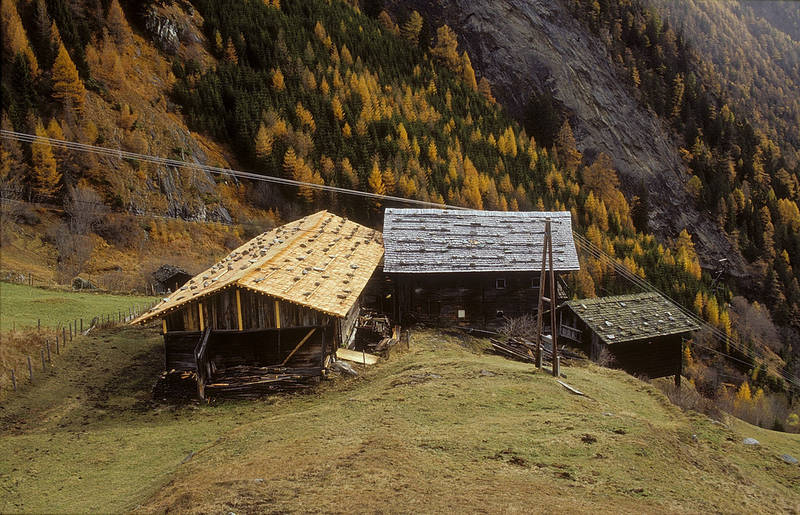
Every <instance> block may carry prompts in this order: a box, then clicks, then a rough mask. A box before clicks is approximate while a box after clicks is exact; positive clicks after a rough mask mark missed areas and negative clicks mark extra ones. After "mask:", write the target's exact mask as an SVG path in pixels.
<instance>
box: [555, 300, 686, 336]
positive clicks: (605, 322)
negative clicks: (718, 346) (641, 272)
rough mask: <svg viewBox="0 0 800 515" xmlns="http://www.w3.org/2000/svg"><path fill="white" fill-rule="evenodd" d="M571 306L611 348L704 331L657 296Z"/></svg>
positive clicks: (599, 301) (587, 301)
mask: <svg viewBox="0 0 800 515" xmlns="http://www.w3.org/2000/svg"><path fill="white" fill-rule="evenodd" d="M567 305H568V306H569V307H570V309H571V310H572V311H573V312H574V313H575V314H576V315H577V316H578V318H580V319H581V320H582V321H583V322H584V323H585V324H586V325H587V326H589V328H590V329H591V330H592V331H594V332H595V333H597V335H598V336H599V337H600V338H601V339H602V340H603V341H604V342H605V343H608V344H613V343H621V342H627V341H634V340H641V339H646V338H652V337H656V336H667V335H670V334H678V333H685V332H689V331H696V330H698V329H700V326H699V325H697V323H695V322H694V320H692V319H690V318H689V317H688V316H686V315H685V314H684V313H683V312H682V311H681V310H680V309H679V308H678V306H676V305H675V304H673V303H672V302H670V301H668V300H667V299H666V298H664V297H663V296H661V295H660V294H658V293H655V292H652V293H637V294H632V295H618V296H615V297H597V298H594V299H584V300H572V301H570V302H568V303H567Z"/></svg>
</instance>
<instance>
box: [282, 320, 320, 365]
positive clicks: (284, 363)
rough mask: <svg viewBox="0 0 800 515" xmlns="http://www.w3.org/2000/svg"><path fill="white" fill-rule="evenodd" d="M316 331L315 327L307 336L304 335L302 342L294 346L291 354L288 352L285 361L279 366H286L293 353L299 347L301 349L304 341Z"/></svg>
mask: <svg viewBox="0 0 800 515" xmlns="http://www.w3.org/2000/svg"><path fill="white" fill-rule="evenodd" d="M316 330H317V328H316V327H315V328H313V329H311V330H310V331H309V332H308V334H307V335H305V336H304V337H303V339H302V340H300V343H298V344H297V346H296V347H295V348H294V349H292V352H290V353H289V355H288V356H286V359H285V360H283V363H281V366H282V367H284V366H286V363H288V362H289V360H290V359H291V358H292V356H294V353H295V352H297V350H298V349H299V348H300V347H302V346H303V344H304V343H306V341H307V340H308V339H309V338H311V335H312V334H314V331H316Z"/></svg>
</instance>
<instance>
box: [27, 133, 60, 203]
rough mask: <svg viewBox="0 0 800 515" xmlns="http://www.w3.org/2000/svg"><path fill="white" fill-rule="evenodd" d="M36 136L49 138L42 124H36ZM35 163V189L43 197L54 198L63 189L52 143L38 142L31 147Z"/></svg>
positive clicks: (32, 158)
mask: <svg viewBox="0 0 800 515" xmlns="http://www.w3.org/2000/svg"><path fill="white" fill-rule="evenodd" d="M36 135H37V136H39V137H42V138H47V137H48V135H47V131H46V130H45V128H44V127H43V126H42V122H37V124H36ZM31 160H32V162H33V181H34V185H33V189H34V191H35V192H36V193H37V194H39V195H41V196H43V197H52V196H53V195H55V194H56V193H58V191H59V190H60V189H61V174H60V173H59V172H58V166H57V164H56V158H55V156H54V155H53V149H52V147H51V146H50V143H45V142H38V143H33V144H32V145H31Z"/></svg>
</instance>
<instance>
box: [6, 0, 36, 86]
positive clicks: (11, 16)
mask: <svg viewBox="0 0 800 515" xmlns="http://www.w3.org/2000/svg"><path fill="white" fill-rule="evenodd" d="M0 29H1V30H2V36H3V62H4V63H10V62H11V61H13V60H14V56H16V55H17V54H19V53H21V54H22V55H24V56H25V58H26V59H27V60H28V66H30V68H31V75H33V76H34V77H37V76H38V75H39V62H38V61H37V60H36V56H35V55H34V53H33V49H32V48H31V44H30V41H29V40H28V36H27V34H25V29H24V28H23V26H22V20H21V19H20V17H19V12H18V11H17V6H16V2H15V1H14V0H2V2H0Z"/></svg>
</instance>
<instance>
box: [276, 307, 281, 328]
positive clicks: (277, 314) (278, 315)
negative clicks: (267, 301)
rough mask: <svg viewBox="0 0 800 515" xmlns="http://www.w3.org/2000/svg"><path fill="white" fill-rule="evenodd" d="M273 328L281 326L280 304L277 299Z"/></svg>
mask: <svg viewBox="0 0 800 515" xmlns="http://www.w3.org/2000/svg"><path fill="white" fill-rule="evenodd" d="M275 328H276V329H280V328H281V304H280V302H278V301H277V300H276V301H275Z"/></svg>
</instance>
